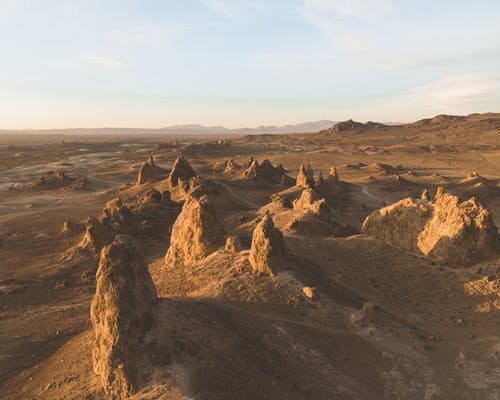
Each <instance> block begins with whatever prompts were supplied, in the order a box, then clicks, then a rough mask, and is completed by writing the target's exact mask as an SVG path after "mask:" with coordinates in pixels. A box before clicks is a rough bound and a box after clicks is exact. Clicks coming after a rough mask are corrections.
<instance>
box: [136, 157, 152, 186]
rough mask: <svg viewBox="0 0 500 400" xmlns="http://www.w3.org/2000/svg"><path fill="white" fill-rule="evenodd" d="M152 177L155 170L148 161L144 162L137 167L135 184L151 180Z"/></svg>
mask: <svg viewBox="0 0 500 400" xmlns="http://www.w3.org/2000/svg"><path fill="white" fill-rule="evenodd" d="M154 177H155V172H154V168H153V166H152V165H151V164H150V163H149V162H146V163H144V164H142V166H141V168H140V169H139V173H138V174H137V184H138V185H142V184H144V183H146V182H152V181H153V180H154Z"/></svg>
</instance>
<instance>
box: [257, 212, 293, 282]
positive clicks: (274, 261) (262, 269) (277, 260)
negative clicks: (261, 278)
mask: <svg viewBox="0 0 500 400" xmlns="http://www.w3.org/2000/svg"><path fill="white" fill-rule="evenodd" d="M285 252H286V249H285V241H284V239H283V234H282V233H281V231H280V230H279V229H278V228H276V227H275V226H274V221H273V219H272V218H271V216H270V215H269V213H266V214H264V217H263V218H262V220H261V221H260V222H259V223H258V224H257V226H256V227H255V229H254V231H253V234H252V246H251V248H250V254H249V256H248V260H249V262H250V265H251V266H252V269H253V270H254V271H255V272H256V273H258V274H262V275H270V276H274V275H275V274H276V273H277V272H278V271H279V270H281V269H283V268H284V255H285Z"/></svg>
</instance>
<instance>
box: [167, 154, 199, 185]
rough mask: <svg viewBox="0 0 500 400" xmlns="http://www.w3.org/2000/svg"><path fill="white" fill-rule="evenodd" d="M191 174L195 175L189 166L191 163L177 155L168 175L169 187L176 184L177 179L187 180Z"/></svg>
mask: <svg viewBox="0 0 500 400" xmlns="http://www.w3.org/2000/svg"><path fill="white" fill-rule="evenodd" d="M193 176H196V171H195V170H194V169H193V167H191V164H189V162H188V161H187V160H186V159H185V158H184V157H182V156H181V157H178V158H177V159H176V160H175V162H174V166H173V167H172V171H171V172H170V174H169V176H168V183H169V185H170V187H174V186H177V184H178V181H179V179H182V180H184V181H189V179H191V178H192V177H193Z"/></svg>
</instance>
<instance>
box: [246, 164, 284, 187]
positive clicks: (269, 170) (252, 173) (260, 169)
mask: <svg viewBox="0 0 500 400" xmlns="http://www.w3.org/2000/svg"><path fill="white" fill-rule="evenodd" d="M243 176H245V177H247V178H251V179H262V180H264V181H266V182H269V183H283V182H285V183H286V182H289V180H290V177H288V176H287V175H286V172H285V169H284V168H283V166H282V165H281V164H280V165H278V166H276V167H275V166H274V165H273V164H272V163H271V161H269V160H267V159H266V160H264V161H262V164H259V163H258V162H257V160H253V159H252V163H251V164H250V165H249V166H248V168H247V169H246V170H245V171H244V172H243ZM287 178H288V179H287Z"/></svg>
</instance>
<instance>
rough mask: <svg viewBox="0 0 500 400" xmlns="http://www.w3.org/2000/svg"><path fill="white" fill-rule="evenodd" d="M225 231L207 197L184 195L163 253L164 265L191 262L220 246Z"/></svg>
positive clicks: (222, 242) (198, 259) (222, 243)
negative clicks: (165, 252)
mask: <svg viewBox="0 0 500 400" xmlns="http://www.w3.org/2000/svg"><path fill="white" fill-rule="evenodd" d="M225 240H226V231H225V228H224V225H223V222H222V220H221V218H220V217H219V216H218V213H217V211H216V209H215V206H214V205H213V204H212V203H211V202H210V200H209V198H208V196H202V197H201V198H199V199H198V198H196V197H193V196H190V195H189V196H188V198H187V199H186V202H185V203H184V206H183V207H182V211H181V213H180V214H179V216H178V217H177V219H176V221H175V223H174V225H173V226H172V235H171V238H170V247H169V249H168V251H167V254H166V256H165V264H166V265H167V266H168V267H175V266H181V265H190V264H195V263H196V262H198V261H200V260H201V259H203V258H205V257H206V256H208V255H209V254H211V253H213V252H214V251H215V250H217V249H218V248H219V247H222V246H224V243H225Z"/></svg>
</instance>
